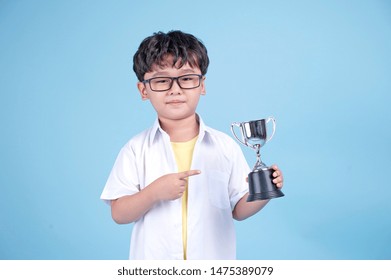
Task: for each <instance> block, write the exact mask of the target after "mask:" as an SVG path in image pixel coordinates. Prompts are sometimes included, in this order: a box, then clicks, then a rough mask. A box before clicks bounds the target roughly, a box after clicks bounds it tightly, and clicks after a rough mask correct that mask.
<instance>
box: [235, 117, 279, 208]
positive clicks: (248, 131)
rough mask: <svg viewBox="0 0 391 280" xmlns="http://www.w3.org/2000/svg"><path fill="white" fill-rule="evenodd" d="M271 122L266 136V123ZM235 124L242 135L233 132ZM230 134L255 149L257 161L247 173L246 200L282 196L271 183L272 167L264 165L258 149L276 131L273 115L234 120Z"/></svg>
mask: <svg viewBox="0 0 391 280" xmlns="http://www.w3.org/2000/svg"><path fill="white" fill-rule="evenodd" d="M269 122H271V124H272V129H273V130H272V133H271V135H270V136H269V137H268V133H267V127H268V126H269V127H270V125H268V123H269ZM235 126H236V127H239V128H240V132H241V135H242V137H241V138H239V137H238V136H237V135H236V133H235ZM231 131H232V134H233V135H234V136H235V138H236V140H238V141H239V142H240V143H242V144H243V145H245V146H247V147H250V148H252V149H254V150H255V152H256V155H257V162H256V163H255V166H254V168H253V170H252V171H251V172H250V173H249V174H248V184H249V196H248V198H247V201H254V200H264V199H271V198H277V197H281V196H284V194H283V192H282V191H281V190H280V189H278V188H277V186H276V185H275V184H274V183H273V175H272V174H273V171H274V170H273V169H272V168H270V167H268V166H266V165H265V164H264V163H263V162H262V160H261V153H260V149H261V147H263V146H264V145H265V144H266V143H267V142H269V141H270V140H271V139H272V138H273V136H274V133H275V131H276V120H275V119H274V118H273V117H269V118H267V119H261V120H256V121H248V122H234V123H232V124H231Z"/></svg>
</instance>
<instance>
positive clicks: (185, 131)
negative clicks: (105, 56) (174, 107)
mask: <svg viewBox="0 0 391 280" xmlns="http://www.w3.org/2000/svg"><path fill="white" fill-rule="evenodd" d="M159 122H160V126H161V128H162V129H163V130H164V131H165V132H167V134H168V135H169V136H170V141H171V142H186V141H190V140H191V139H193V138H194V137H196V136H197V135H198V133H199V127H200V126H199V122H198V119H197V116H196V114H194V115H192V116H190V117H187V118H185V119H181V120H170V119H162V118H159Z"/></svg>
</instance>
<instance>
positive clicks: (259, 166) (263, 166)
mask: <svg viewBox="0 0 391 280" xmlns="http://www.w3.org/2000/svg"><path fill="white" fill-rule="evenodd" d="M254 149H255V152H256V154H257V162H256V163H255V166H254V170H259V169H261V170H266V169H267V168H268V167H267V166H266V164H264V163H263V162H262V160H261V145H260V144H255V145H254Z"/></svg>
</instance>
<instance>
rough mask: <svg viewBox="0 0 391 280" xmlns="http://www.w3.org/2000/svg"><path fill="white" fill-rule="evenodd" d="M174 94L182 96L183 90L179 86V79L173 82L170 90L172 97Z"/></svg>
mask: <svg viewBox="0 0 391 280" xmlns="http://www.w3.org/2000/svg"><path fill="white" fill-rule="evenodd" d="M173 94H182V89H181V87H180V86H179V84H178V80H177V79H175V80H173V81H172V85H171V88H170V95H173Z"/></svg>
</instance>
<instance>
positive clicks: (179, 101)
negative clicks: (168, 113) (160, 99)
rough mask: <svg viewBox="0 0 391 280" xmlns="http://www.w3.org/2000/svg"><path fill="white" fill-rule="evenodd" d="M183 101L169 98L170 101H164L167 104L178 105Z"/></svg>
mask: <svg viewBox="0 0 391 280" xmlns="http://www.w3.org/2000/svg"><path fill="white" fill-rule="evenodd" d="M183 103H185V101H184V100H170V101H167V102H166V104H169V105H180V104H183Z"/></svg>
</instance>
